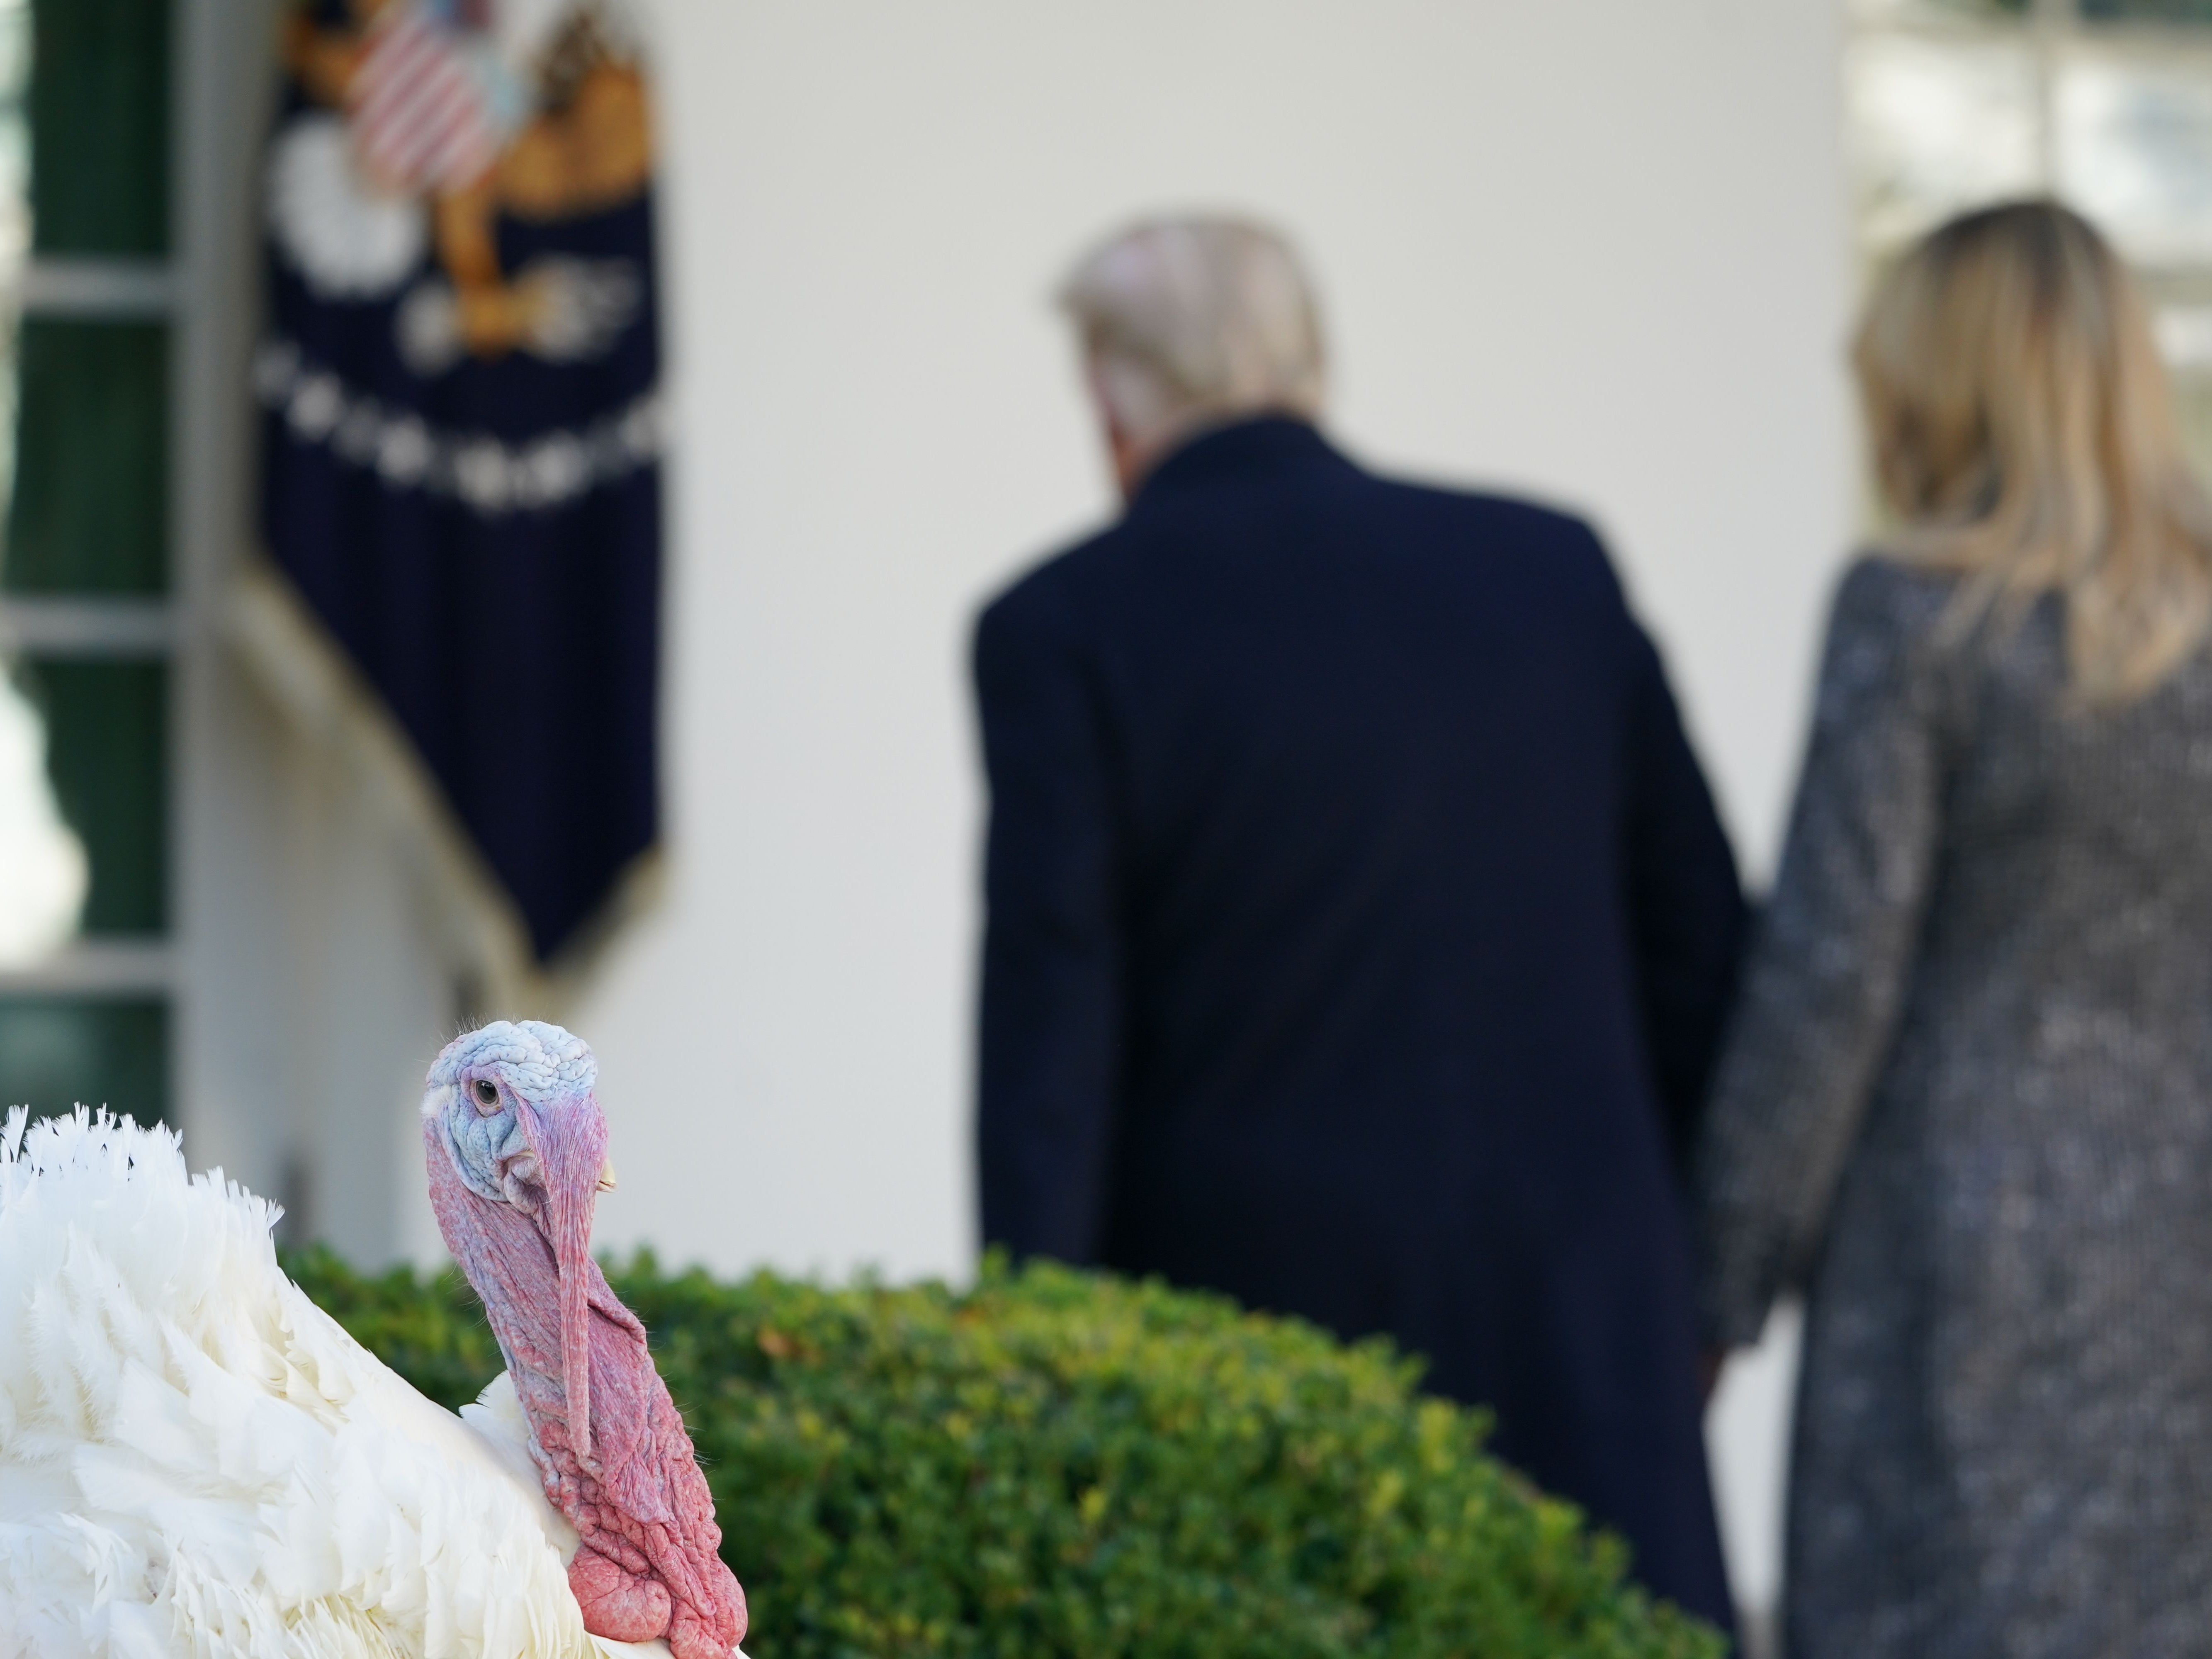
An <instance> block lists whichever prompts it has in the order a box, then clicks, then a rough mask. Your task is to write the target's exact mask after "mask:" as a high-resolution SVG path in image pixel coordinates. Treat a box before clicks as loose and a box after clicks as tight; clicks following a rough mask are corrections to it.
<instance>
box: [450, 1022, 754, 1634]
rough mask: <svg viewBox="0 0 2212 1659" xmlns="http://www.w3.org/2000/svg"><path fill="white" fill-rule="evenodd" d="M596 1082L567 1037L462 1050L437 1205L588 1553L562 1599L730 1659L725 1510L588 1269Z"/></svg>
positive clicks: (571, 1572) (736, 1627)
mask: <svg viewBox="0 0 2212 1659" xmlns="http://www.w3.org/2000/svg"><path fill="white" fill-rule="evenodd" d="M502 1039H505V1040H502ZM549 1039H557V1040H558V1041H557V1043H556V1042H550V1041H549ZM518 1040H519V1041H518ZM518 1050H520V1052H518ZM549 1050H550V1052H549ZM594 1069H595V1068H593V1067H592V1062H591V1060H590V1051H589V1050H588V1049H586V1048H584V1045H583V1044H582V1043H581V1042H578V1041H577V1040H576V1039H575V1038H574V1037H571V1036H568V1033H567V1032H565V1031H561V1030H559V1029H558V1028H557V1027H551V1026H537V1025H535V1024H534V1023H532V1024H530V1025H524V1026H488V1027H486V1028H485V1029H484V1030H482V1031H477V1032H472V1033H471V1034H470V1035H469V1036H465V1037H463V1038H460V1039H459V1040H458V1041H456V1042H454V1043H453V1045H452V1046H451V1047H449V1048H447V1051H446V1053H445V1054H441V1056H440V1057H439V1063H438V1065H437V1066H435V1067H434V1068H433V1069H432V1071H431V1074H430V1084H431V1093H430V1095H429V1096H428V1097H426V1098H425V1100H424V1103H423V1116H424V1122H423V1126H422V1133H423V1142H424V1146H423V1152H424V1158H425V1163H426V1164H427V1167H428V1173H429V1182H430V1203H431V1207H432V1208H433V1209H434V1210H435V1212H436V1213H437V1217H438V1230H439V1231H440V1232H441V1233H442V1234H444V1236H445V1240H446V1246H447V1249H450V1250H451V1251H452V1252H453V1256H454V1259H455V1260H456V1261H459V1263H460V1266H461V1271H462V1272H463V1273H465V1274H466V1275H467V1277H468V1280H469V1283H470V1284H471V1285H473V1286H474V1287H475V1289H476V1292H477V1296H478V1297H481V1298H482V1299H483V1305H484V1313H485V1315H486V1316H487V1317H488V1318H489V1321H490V1323H491V1328H492V1334H493V1335H494V1336H495V1337H496V1338H497V1339H498V1340H499V1346H500V1350H501V1353H502V1354H503V1355H504V1356H505V1357H506V1359H507V1370H508V1373H509V1375H510V1376H512V1378H513V1383H514V1389H515V1394H516V1395H517V1397H518V1398H519V1399H520V1401H521V1404H522V1409H523V1412H524V1413H525V1414H526V1416H527V1418H528V1419H529V1422H530V1432H531V1450H532V1455H533V1457H534V1458H535V1460H536V1462H537V1464H538V1473H539V1475H540V1477H541V1479H542V1480H544V1486H545V1495H546V1497H547V1498H549V1499H550V1500H551V1502H552V1504H554V1506H555V1507H556V1509H558V1510H560V1511H561V1512H562V1514H563V1515H565V1516H568V1519H569V1521H570V1522H571V1523H572V1524H574V1527H575V1528H576V1531H577V1533H578V1534H579V1536H580V1540H581V1541H580V1544H579V1546H578V1547H577V1550H576V1553H575V1556H574V1559H571V1560H570V1562H569V1564H568V1584H569V1588H570V1589H573V1590H574V1592H575V1595H576V1601H577V1602H578V1604H579V1605H580V1607H581V1608H582V1609H583V1614H584V1626H585V1628H586V1630H589V1631H591V1632H592V1633H593V1634H594V1635H599V1636H605V1637H608V1638H611V1639H613V1640H616V1641H622V1642H643V1641H649V1640H651V1639H653V1638H655V1637H662V1636H665V1637H666V1638H667V1640H668V1645H669V1647H670V1649H671V1651H672V1652H673V1653H674V1655H675V1656H676V1659H728V1656H729V1653H730V1650H731V1649H732V1648H733V1647H734V1646H736V1644H738V1642H739V1641H740V1640H742V1639H743V1638H744V1629H745V1604H744V1591H743V1590H741V1589H739V1588H738V1581H737V1580H736V1578H735V1577H732V1574H731V1572H730V1570H729V1569H728V1568H727V1567H726V1566H725V1565H722V1562H721V1559H720V1557H719V1556H718V1555H717V1554H716V1553H715V1552H716V1551H717V1549H718V1548H719V1547H720V1544H721V1538H722V1534H721V1529H720V1528H719V1527H717V1526H716V1525H715V1524H714V1500H713V1498H711V1497H710V1495H709V1494H708V1490H707V1482H706V1480H705V1478H704V1477H703V1476H702V1474H700V1473H699V1465H698V1462H697V1460H696V1457H695V1456H694V1455H693V1453H692V1449H691V1439H690V1435H689V1434H687V1433H686V1432H685V1431H684V1419H682V1418H681V1417H680V1416H679V1415H678V1413H677V1410H676V1407H675V1404H674V1402H673V1401H671V1400H670V1398H669V1395H668V1389H667V1385H666V1384H665V1383H663V1382H662V1381H661V1380H660V1375H659V1372H658V1371H656V1370H654V1369H653V1360H652V1358H651V1356H650V1355H649V1354H648V1353H647V1350H646V1340H645V1328H644V1327H643V1326H642V1325H641V1324H640V1323H639V1322H638V1320H637V1318H636V1316H635V1315H634V1314H632V1313H631V1312H630V1310H629V1309H627V1308H625V1307H624V1306H623V1304H622V1303H621V1302H620V1301H618V1300H617V1298H616V1297H615V1293H614V1291H612V1289H611V1288H610V1287H609V1285H608V1284H607V1281H606V1277H605V1274H603V1273H601V1272H600V1271H599V1263H597V1262H596V1261H593V1260H592V1255H591V1249H590V1245H591V1228H592V1210H593V1208H594V1206H595V1205H596V1203H597V1197H598V1188H599V1182H600V1175H601V1170H603V1169H604V1168H605V1165H606V1120H605V1117H604V1116H603V1115H601V1113H600V1111H599V1103H598V1102H597V1100H596V1099H595V1097H593V1094H592V1075H591V1073H592V1071H593V1070H594ZM441 1085H442V1086H441ZM532 1085H538V1086H536V1087H533V1086H532Z"/></svg>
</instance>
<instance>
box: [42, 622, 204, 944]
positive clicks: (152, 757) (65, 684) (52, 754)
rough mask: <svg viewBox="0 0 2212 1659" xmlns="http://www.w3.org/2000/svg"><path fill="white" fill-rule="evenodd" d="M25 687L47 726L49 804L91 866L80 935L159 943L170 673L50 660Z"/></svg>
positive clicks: (145, 665)
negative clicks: (150, 937)
mask: <svg viewBox="0 0 2212 1659" xmlns="http://www.w3.org/2000/svg"><path fill="white" fill-rule="evenodd" d="M21 678H22V681H23V686H24V690H26V691H27V693H28V694H29V695H30V696H31V699H32V701H33V702H35V703H36V704H37V705H38V708H39V710H40V714H43V715H44V716H45V718H46V769H47V771H48V772H49V773H50V774H51V775H52V778H53V781H54V799H55V800H56V801H57V802H58V804H59V805H60V807H61V809H62V816H63V817H65V818H67V819H68V820H69V824H70V829H74V830H76V833H77V837H78V839H79V840H81V841H82V842H84V850H85V852H86V854H88V856H89V858H90V860H91V862H92V890H91V891H90V892H88V894H87V895H86V896H85V902H84V921H83V924H82V926H83V931H84V932H86V933H159V932H160V931H161V928H162V927H163V926H164V925H165V923H166V921H167V908H168V906H167V887H168V882H167V868H166V860H165V857H164V853H165V848H167V833H166V828H167V826H166V820H167V817H168V811H167V808H168V787H167V775H168V766H167V720H166V718H165V716H166V710H167V703H166V701H165V696H164V693H165V691H166V690H167V678H168V671H167V665H165V664H162V663H159V662H113V661H91V662H79V661H64V660H60V659H53V658H46V659H40V660H38V661H35V662H32V663H29V664H27V665H26V666H25V668H24V670H23V671H22V675H21Z"/></svg>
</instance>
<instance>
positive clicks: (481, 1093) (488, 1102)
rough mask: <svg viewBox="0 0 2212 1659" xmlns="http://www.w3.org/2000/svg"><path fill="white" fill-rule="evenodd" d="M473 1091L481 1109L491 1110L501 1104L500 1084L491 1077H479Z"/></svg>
mask: <svg viewBox="0 0 2212 1659" xmlns="http://www.w3.org/2000/svg"><path fill="white" fill-rule="evenodd" d="M473 1092H474V1093H475V1095H476V1097H477V1108H478V1109H480V1110H483V1111H487V1112H489V1111H491V1110H493V1109H495V1108H496V1107H497V1106H498V1105H499V1085H497V1084H496V1083H494V1082H493V1081H492V1080H491V1079H489V1078H488V1077H480V1078H478V1079H477V1080H476V1083H475V1085H473Z"/></svg>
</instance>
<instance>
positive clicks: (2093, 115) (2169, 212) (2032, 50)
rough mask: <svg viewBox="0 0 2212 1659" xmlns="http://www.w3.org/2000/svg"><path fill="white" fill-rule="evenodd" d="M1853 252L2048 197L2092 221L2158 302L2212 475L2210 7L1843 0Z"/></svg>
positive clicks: (2192, 436) (2196, 440)
mask: <svg viewBox="0 0 2212 1659" xmlns="http://www.w3.org/2000/svg"><path fill="white" fill-rule="evenodd" d="M1847 52H1848V57H1847V60H1846V65H1845V100H1846V109H1847V118H1848V121H1849V132H1848V137H1849V147H1850V161H1851V169H1852V186H1853V192H1854V194H1853V203H1854V216H1855V219H1856V222H1857V233H1858V238H1859V252H1860V254H1861V256H1862V258H1863V259H1864V260H1866V261H1867V262H1869V263H1872V262H1873V261H1875V260H1878V259H1880V258H1882V257H1883V256H1884V255H1886V254H1887V253H1888V252H1891V251H1893V249H1895V248H1896V247H1897V246H1899V244H1900V243H1901V242H1903V241H1905V240H1906V239H1908V238H1910V237H1911V236H1914V235H1917V234H1919V233H1920V232H1922V231H1923V230H1926V229H1929V228H1931V227H1932V226H1934V225H1935V224H1936V222H1939V221H1940V220H1942V219H1943V218H1945V217H1947V216H1949V215H1950V214H1952V213H1954V212H1957V211H1959V210H1961V209H1964V208H1968V207H1972V206H1976V205H1978V204H1981V203H1984V202H1987V201H1990V200H1993V199H1996V198H1999V197H2005V196H2014V195H2023V194H2029V193H2048V194H2052V195H2056V196H2057V197H2060V198H2061V199H2063V200H2064V201H2065V202H2067V203H2068V204H2070V205H2072V206H2074V207H2075V208H2077V209H2079V210H2081V212H2083V213H2085V214H2087V216H2089V217H2090V218H2091V219H2093V220H2094V221H2095V222H2096V223H2097V225H2098V226H2099V227H2100V228H2101V229H2102V230H2103V231H2104V232H2105V233H2106V234H2107V235H2108V236H2110V237H2111V238H2112V240H2113V242H2114V244H2115V245H2116V246H2118V249H2119V251H2120V252H2121V253H2122V254H2123V255H2124V257H2125V258H2127V259H2128V260H2129V262H2130V264H2132V265H2133V266H2134V267H2135V269H2136V273H2137V274H2138V276H2140V277H2141V278H2142V282H2143V285H2144V288H2145V290H2146V292H2147V293H2148V295H2149V297H2150V299H2151V301H2152V304H2153V305H2154V307H2155V313H2156V322H2157V326H2158V334H2159V341H2160V345H2161V347H2162V348H2163V349H2164V350H2165V352H2166V358H2167V361H2168V362H2169V363H2170V364H2171V365H2172V368H2173V370H2174V381H2175V390H2176V392H2177V394H2178V396H2179V401H2180V404H2181V412H2182V419H2183V422H2184V425H2185V429H2186V431H2187V435H2188V438H2189V442H2190V447H2191V451H2192V453H2194V454H2195V456H2196V458H2197V464H2198V466H2199V469H2200V471H2203V472H2204V473H2205V475H2206V476H2207V477H2212V0H1852V5H1851V28H1850V41H1849V45H1848V47H1847Z"/></svg>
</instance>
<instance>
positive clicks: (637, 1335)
mask: <svg viewBox="0 0 2212 1659" xmlns="http://www.w3.org/2000/svg"><path fill="white" fill-rule="evenodd" d="M423 1143H424V1144H423V1155H424V1156H423V1162H424V1164H425V1165H426V1168H427V1170H428V1176H429V1185H430V1207H431V1210H432V1211H433V1212H435V1214H436V1216H437V1218H438V1231H439V1232H440V1233H441V1235H443V1236H444V1238H445V1241H446V1248H447V1249H449V1250H451V1251H452V1252H453V1259H454V1260H455V1261H458V1262H459V1264H460V1268H461V1273H462V1275H463V1276H464V1277H465V1278H466V1279H467V1280H468V1281H469V1284H470V1285H471V1288H472V1289H474V1290H475V1291H476V1293H477V1298H478V1299H479V1300H480V1301H482V1302H483V1308H484V1317H485V1319H486V1320H487V1321H488V1322H489V1324H490V1326H491V1332H492V1335H493V1337H494V1338H495V1340H497V1341H498V1343H499V1351H500V1354H501V1358H504V1359H505V1360H506V1361H507V1374H508V1376H510V1377H511V1378H512V1379H513V1383H514V1392H515V1395H516V1397H517V1398H518V1399H519V1400H520V1401H521V1403H522V1409H523V1413H524V1415H525V1416H526V1418H527V1419H529V1422H530V1437H531V1445H532V1451H533V1452H534V1453H535V1454H536V1455H537V1457H538V1467H539V1469H540V1472H541V1473H542V1474H543V1475H544V1478H545V1484H546V1495H547V1496H548V1497H549V1498H551V1499H552V1500H553V1502H554V1504H556V1507H558V1508H559V1509H560V1510H562V1513H563V1514H565V1515H567V1516H568V1518H569V1520H570V1521H571V1522H574V1521H577V1520H578V1519H579V1516H578V1513H577V1509H578V1505H579V1503H580V1494H579V1493H578V1492H576V1491H575V1486H574V1476H575V1474H579V1473H583V1474H592V1475H595V1476H596V1475H598V1474H600V1473H601V1471H602V1470H604V1469H609V1468H619V1467H620V1466H621V1465H622V1464H623V1462H626V1461H627V1460H626V1458H625V1457H624V1455H623V1454H624V1453H625V1452H627V1451H628V1450H629V1449H630V1446H629V1442H630V1441H632V1440H634V1438H635V1433H634V1432H626V1429H630V1430H634V1426H635V1425H625V1424H624V1423H623V1421H622V1420H621V1414H620V1413H617V1412H610V1411H607V1410H605V1409H604V1407H605V1406H611V1405H615V1404H617V1403H618V1402H619V1401H621V1400H622V1399H623V1396H624V1395H626V1394H627V1393H628V1392H629V1391H628V1390H625V1389H621V1388H620V1387H619V1386H618V1385H616V1384H615V1383H614V1379H613V1378H611V1377H607V1376H606V1371H607V1370H608V1369H609V1368H608V1365H607V1360H608V1358H611V1356H610V1355H608V1354H607V1353H606V1352H605V1350H606V1349H607V1348H608V1347H610V1346H614V1347H617V1348H619V1347H623V1346H629V1345H631V1344H634V1345H635V1351H636V1352H635V1362H634V1363H641V1364H646V1365H648V1366H649V1365H650V1364H652V1361H651V1360H650V1359H649V1358H645V1353H644V1349H645V1328H644V1327H643V1326H641V1325H640V1324H639V1323H638V1322H637V1319H636V1316H635V1315H633V1314H632V1313H631V1312H630V1311H629V1309H627V1308H625V1307H623V1304H621V1303H620V1302H619V1301H617V1300H616V1298H615V1295H614V1292H613V1291H612V1290H611V1288H610V1287H609V1286H608V1285H607V1282H606V1277H605V1274H603V1273H601V1272H600V1271H599V1263H597V1262H596V1261H592V1259H591V1258H590V1257H589V1256H588V1255H586V1256H585V1257H584V1259H583V1261H582V1265H581V1269H580V1270H581V1272H582V1273H584V1274H585V1275H586V1297H585V1301H586V1304H587V1306H588V1313H587V1315H586V1317H587V1319H588V1320H589V1322H590V1325H591V1326H592V1330H591V1331H589V1332H588V1333H586V1340H587V1341H588V1342H589V1344H590V1346H591V1347H592V1349H593V1350H596V1351H598V1352H594V1353H593V1354H592V1360H593V1362H594V1363H593V1364H592V1370H594V1371H596V1372H598V1373H599V1376H601V1377H603V1378H605V1381H606V1383H607V1384H608V1385H610V1391H609V1392H605V1393H602V1392H601V1391H600V1390H599V1389H594V1390H593V1394H594V1395H596V1396H597V1397H596V1398H594V1399H593V1400H592V1402H591V1406H590V1407H588V1408H587V1409H588V1410H589V1421H588V1426H587V1429H586V1432H588V1433H589V1434H590V1436H591V1442H592V1443H591V1447H590V1449H589V1450H588V1451H585V1452H581V1455H579V1454H580V1445H579V1443H580V1441H581V1440H582V1438H583V1437H582V1436H580V1435H579V1434H577V1433H576V1432H575V1431H574V1425H571V1424H570V1422H569V1419H568V1389H567V1387H566V1384H565V1383H564V1381H563V1376H564V1369H563V1361H564V1354H565V1348H566V1345H565V1344H564V1342H563V1340H562V1339H563V1334H564V1333H563V1331H562V1317H561V1315H562V1296H561V1291H562V1285H561V1274H560V1269H559V1267H558V1265H557V1263H556V1259H555V1255H554V1251H553V1244H552V1241H551V1240H550V1239H549V1238H547V1237H546V1236H545V1233H544V1231H543V1229H542V1228H541V1227H540V1225H539V1224H538V1220H537V1219H536V1218H533V1217H532V1216H530V1215H528V1214H526V1212H523V1211H521V1210H519V1209H517V1208H515V1207H514V1206H513V1205H511V1204H502V1203H498V1202H495V1201H494V1200H489V1199H486V1198H483V1197H481V1196H479V1195H478V1194H476V1193H474V1192H471V1190H470V1189H469V1188H468V1186H467V1185H466V1184H465V1182H463V1181H462V1180H461V1177H460V1175H459V1171H457V1170H455V1169H454V1168H453V1160H452V1159H451V1158H448V1157H447V1154H446V1150H445V1147H444V1146H443V1145H442V1144H441V1142H440V1141H439V1139H438V1138H437V1135H436V1133H435V1129H434V1128H432V1127H428V1126H426V1127H425V1129H424V1133H423ZM610 1338H612V1339H614V1341H613V1342H612V1343H610V1341H609V1339H610Z"/></svg>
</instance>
